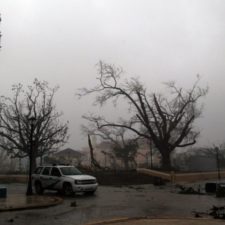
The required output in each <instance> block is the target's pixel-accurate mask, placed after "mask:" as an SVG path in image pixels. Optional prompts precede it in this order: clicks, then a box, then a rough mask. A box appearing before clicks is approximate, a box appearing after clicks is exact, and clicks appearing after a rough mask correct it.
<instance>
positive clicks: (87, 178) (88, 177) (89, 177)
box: [67, 174, 96, 180]
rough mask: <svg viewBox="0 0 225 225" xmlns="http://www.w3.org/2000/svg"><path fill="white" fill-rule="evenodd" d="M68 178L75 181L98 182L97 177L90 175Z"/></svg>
mask: <svg viewBox="0 0 225 225" xmlns="http://www.w3.org/2000/svg"><path fill="white" fill-rule="evenodd" d="M67 177H70V178H72V179H74V180H96V178H95V177H93V176H90V175H85V174H82V175H72V176H67Z"/></svg>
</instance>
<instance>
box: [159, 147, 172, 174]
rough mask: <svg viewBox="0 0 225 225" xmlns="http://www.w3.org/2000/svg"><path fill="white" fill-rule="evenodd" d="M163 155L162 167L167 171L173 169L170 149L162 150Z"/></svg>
mask: <svg viewBox="0 0 225 225" xmlns="http://www.w3.org/2000/svg"><path fill="white" fill-rule="evenodd" d="M161 156H162V169H163V170H166V171H171V169H172V168H171V159H170V153H169V151H168V150H164V151H161Z"/></svg>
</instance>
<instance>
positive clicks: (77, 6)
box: [0, 0, 225, 149]
mask: <svg viewBox="0 0 225 225" xmlns="http://www.w3.org/2000/svg"><path fill="white" fill-rule="evenodd" d="M0 13H1V17H2V22H1V24H0V30H1V33H2V35H3V36H2V40H1V45H2V49H1V50H0V76H1V81H0V95H6V96H10V95H11V86H12V85H13V84H15V83H22V84H23V85H25V86H26V85H29V84H31V83H32V82H33V80H34V78H38V79H39V80H45V81H48V82H49V84H50V86H51V87H54V86H56V85H59V86H60V89H59V91H58V92H57V94H56V98H55V103H56V105H57V109H58V110H59V111H63V112H64V116H63V119H64V120H65V121H67V120H68V121H69V122H70V124H69V129H70V130H69V133H70V139H69V142H68V144H67V147H71V148H74V149H80V148H82V147H84V146H87V138H86V137H84V136H82V134H81V130H80V126H81V124H83V123H84V122H85V121H84V120H83V119H82V115H83V114H85V113H87V112H97V113H100V114H106V117H108V118H112V117H113V118H115V119H116V118H117V117H119V116H121V115H126V114H125V111H124V109H123V108H117V109H112V106H111V105H107V106H106V107H105V109H104V110H102V109H99V108H96V107H94V106H92V102H93V98H92V97H93V96H88V97H85V98H82V99H81V100H78V98H77V97H76V95H75V93H76V92H77V91H78V89H79V88H82V87H93V86H94V85H95V84H97V80H96V76H97V70H96V69H97V68H96V64H97V63H98V61H99V60H103V61H105V62H106V63H112V64H115V65H116V66H121V67H123V69H124V71H125V77H133V76H134V77H139V78H140V80H141V81H142V82H143V83H145V85H146V87H147V89H148V91H149V92H151V91H156V92H158V91H159V92H160V91H162V90H163V84H162V83H163V82H166V81H170V80H175V81H176V82H177V84H178V85H179V86H182V87H185V88H189V87H191V86H192V84H193V82H194V81H195V80H196V75H197V74H200V76H201V82H200V85H201V86H202V87H205V86H207V85H208V86H209V94H208V95H207V96H206V98H205V99H204V104H205V106H204V111H203V116H202V117H201V118H200V119H198V120H197V122H196V123H195V125H196V127H198V128H199V130H200V131H201V137H200V139H199V141H198V145H201V146H206V145H212V144H218V143H221V142H224V140H225V135H224V134H225V104H224V96H225V89H224V79H225V78H224V74H225V63H224V62H225V41H224V40H225V26H224V21H225V1H223V0H170V1H166V0H139V1H137V0H107V1H105V0H67V1H63V0H0Z"/></svg>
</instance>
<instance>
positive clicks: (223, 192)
mask: <svg viewBox="0 0 225 225" xmlns="http://www.w3.org/2000/svg"><path fill="white" fill-rule="evenodd" d="M216 197H218V198H220V197H225V185H224V184H219V185H218V186H217V189H216Z"/></svg>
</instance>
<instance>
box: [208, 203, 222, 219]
mask: <svg viewBox="0 0 225 225" xmlns="http://www.w3.org/2000/svg"><path fill="white" fill-rule="evenodd" d="M210 211H211V212H210V213H209V215H210V216H213V218H214V219H225V207H224V206H219V207H217V206H213V207H212V208H211V209H210Z"/></svg>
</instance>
